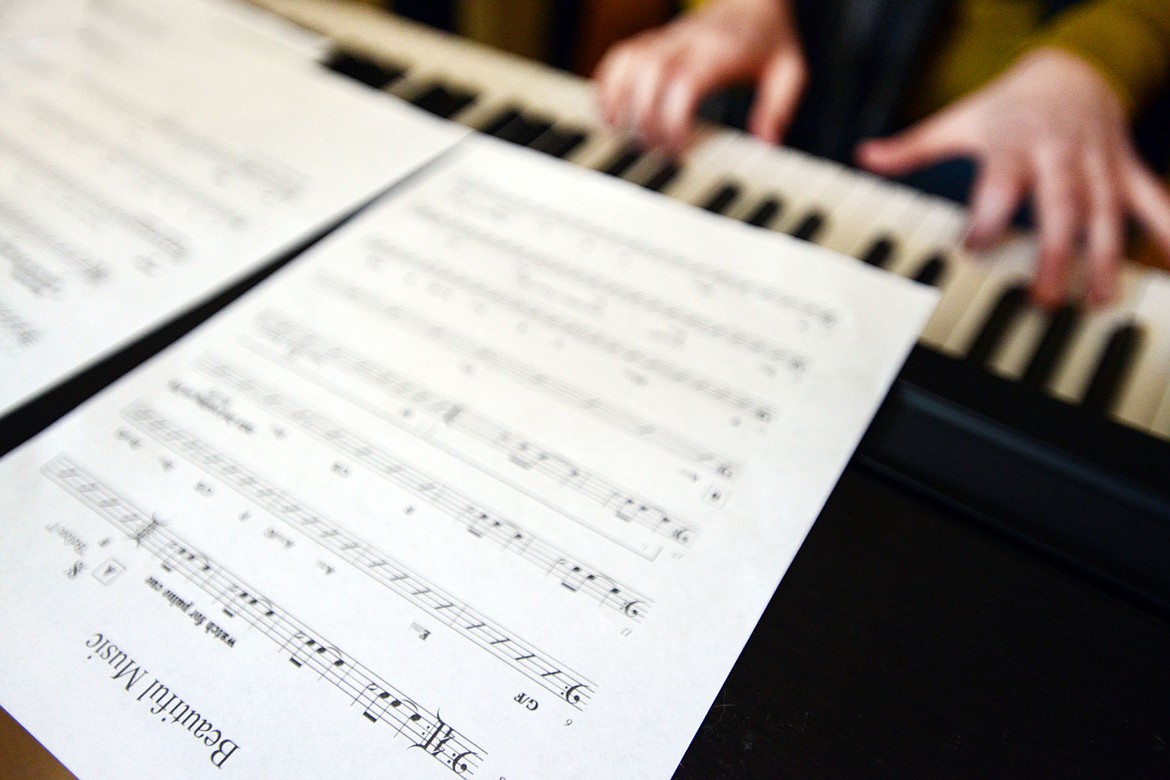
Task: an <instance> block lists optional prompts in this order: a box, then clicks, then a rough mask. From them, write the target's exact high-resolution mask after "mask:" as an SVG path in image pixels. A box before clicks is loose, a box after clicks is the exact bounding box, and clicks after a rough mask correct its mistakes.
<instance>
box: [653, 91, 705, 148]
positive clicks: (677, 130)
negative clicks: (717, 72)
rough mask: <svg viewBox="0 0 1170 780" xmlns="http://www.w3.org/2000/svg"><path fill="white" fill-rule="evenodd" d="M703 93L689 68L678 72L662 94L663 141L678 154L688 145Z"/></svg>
mask: <svg viewBox="0 0 1170 780" xmlns="http://www.w3.org/2000/svg"><path fill="white" fill-rule="evenodd" d="M702 99H703V94H702V92H701V91H700V89H699V86H698V81H697V80H696V79H695V77H694V76H693V75H692V73H691V72H690V71H689V70H687V71H684V72H676V73H675V74H674V77H673V78H672V79H671V80H670V83H669V84H668V85H667V86H666V89H665V90H664V91H663V95H662V107H661V111H662V143H663V145H664V146H665V147H666V148H667V149H669V150H670V151H672V152H675V153H676V154H677V153H679V152H681V151H682V150H683V147H684V146H686V142H687V138H688V137H689V136H690V133H691V127H692V125H693V124H694V117H695V112H696V111H697V110H698V107H699V101H700V100H702Z"/></svg>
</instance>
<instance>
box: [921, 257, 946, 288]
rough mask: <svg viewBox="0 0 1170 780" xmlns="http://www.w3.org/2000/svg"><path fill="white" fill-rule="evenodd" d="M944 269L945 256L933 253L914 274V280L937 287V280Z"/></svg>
mask: <svg viewBox="0 0 1170 780" xmlns="http://www.w3.org/2000/svg"><path fill="white" fill-rule="evenodd" d="M946 270H947V261H946V258H944V257H943V256H942V255H941V254H937V253H936V254H933V255H931V256H930V257H929V258H927V260H926V262H925V263H923V264H922V267H921V268H919V269H918V273H916V274H915V275H914V281H916V282H920V283H922V284H929V285H930V286H931V287H937V286H938V283H939V280H941V279H942V275H943V273H944V272H945V271H946Z"/></svg>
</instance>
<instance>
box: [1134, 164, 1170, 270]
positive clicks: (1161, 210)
mask: <svg viewBox="0 0 1170 780" xmlns="http://www.w3.org/2000/svg"><path fill="white" fill-rule="evenodd" d="M1122 170H1123V180H1124V184H1125V193H1126V198H1125V199H1126V203H1127V204H1128V206H1129V209H1130V211H1131V213H1132V214H1133V215H1134V216H1135V217H1137V220H1138V222H1140V223H1141V225H1142V227H1144V228H1145V229H1146V230H1147V231H1149V234H1150V237H1151V238H1152V239H1153V240H1154V242H1155V243H1156V244H1157V245H1158V246H1159V247H1160V248H1161V250H1162V254H1164V255H1170V193H1168V192H1167V191H1166V188H1165V185H1163V184H1162V183H1161V182H1159V181H1158V179H1157V178H1156V177H1155V176H1154V174H1153V173H1151V172H1150V169H1149V168H1147V167H1146V166H1145V165H1144V164H1143V163H1142V162H1141V160H1139V159H1138V158H1137V157H1136V155H1131V156H1130V157H1129V158H1128V159H1127V160H1126V162H1125V163H1123V166H1122Z"/></svg>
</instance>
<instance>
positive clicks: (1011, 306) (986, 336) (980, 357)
mask: <svg viewBox="0 0 1170 780" xmlns="http://www.w3.org/2000/svg"><path fill="white" fill-rule="evenodd" d="M1027 303H1028V291H1027V289H1025V288H1024V287H1021V286H1016V287H1012V288H1010V289H1008V290H1006V291H1005V292H1004V294H1003V295H1001V296H1000V297H999V300H998V301H996V302H995V307H994V308H993V309H992V310H991V313H990V314H988V315H987V319H985V320H984V321H983V326H982V327H981V328H980V329H979V335H977V336H976V337H975V342H974V343H973V344H972V345H971V349H970V350H968V352H967V360H970V361H971V362H973V363H977V364H980V365H982V364H985V363H987V361H988V360H990V359H991V356H992V355H993V354H994V353H995V350H996V347H998V346H999V343H1000V342H1001V341H1002V340H1003V337H1004V335H1005V334H1007V332H1008V330H1009V329H1011V326H1012V323H1013V322H1015V319H1016V316H1017V315H1019V313H1020V312H1021V311H1022V310H1023V308H1024V306H1025V305H1026V304H1027Z"/></svg>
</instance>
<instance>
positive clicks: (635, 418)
mask: <svg viewBox="0 0 1170 780" xmlns="http://www.w3.org/2000/svg"><path fill="white" fill-rule="evenodd" d="M316 281H317V283H318V284H319V285H320V288H321V289H323V290H325V291H327V292H330V293H332V294H333V295H336V296H339V297H340V298H342V299H344V300H345V301H347V302H349V303H352V304H357V305H359V306H361V307H362V308H364V309H366V310H367V311H369V312H371V313H374V314H376V315H378V316H379V317H381V318H383V319H385V320H388V321H390V322H392V323H394V325H396V326H398V327H401V328H404V329H406V330H409V331H411V332H414V333H416V334H418V335H420V336H422V337H423V338H426V339H429V340H430V341H431V342H432V343H435V344H441V345H442V346H444V347H446V348H448V349H450V350H452V351H455V352H458V353H460V354H463V355H465V356H467V357H470V358H472V359H473V360H476V361H478V362H479V363H481V364H483V365H486V366H490V367H491V368H492V369H493V370H494V371H497V372H499V373H501V374H503V375H505V376H508V377H510V378H512V379H514V380H516V381H519V382H522V383H524V384H525V385H526V386H528V387H529V388H530V389H532V390H534V391H536V392H539V393H541V394H542V395H545V396H547V397H549V398H552V399H554V400H556V401H558V402H560V403H563V404H565V405H566V406H568V407H570V408H572V409H575V410H577V411H579V412H583V413H585V414H588V415H590V416H592V417H595V418H596V419H598V420H600V421H602V422H604V423H605V424H606V425H609V426H611V427H613V428H616V429H617V430H620V431H622V432H623V433H626V434H628V435H630V436H633V437H634V438H636V439H638V440H640V441H644V442H646V443H647V444H650V445H652V446H654V447H656V448H657V449H659V450H662V451H663V452H667V453H670V454H671V455H675V456H677V457H680V458H682V459H684V460H686V461H687V462H688V463H690V464H693V465H696V466H698V467H700V468H702V469H704V470H705V471H710V472H713V473H715V474H717V475H719V476H721V477H723V478H724V479H728V480H731V479H734V478H735V476H736V475H737V474H738V473H739V472H740V466H741V464H740V463H739V462H738V461H736V460H734V459H733V458H731V457H729V456H727V455H723V454H720V453H719V452H717V451H716V450H714V449H713V448H711V447H705V446H703V445H701V444H699V443H696V442H693V441H691V440H690V439H688V438H687V437H685V436H683V435H682V434H679V433H676V432H674V431H672V430H669V429H667V428H665V427H663V426H662V425H659V424H657V423H654V422H651V421H650V420H647V419H645V418H643V417H641V416H639V415H637V414H635V413H633V412H631V411H629V410H627V409H624V408H622V407H620V406H618V405H616V404H614V403H611V402H609V401H606V400H605V399H603V398H599V397H598V396H597V395H596V394H594V393H590V392H588V391H586V390H583V389H582V388H580V387H578V386H577V385H574V384H571V383H569V382H566V381H563V380H560V379H557V378H555V377H552V376H549V375H548V374H547V373H546V372H544V371H542V370H540V369H539V368H536V367H534V366H532V365H529V364H528V363H525V362H524V361H522V360H518V359H516V358H513V357H510V356H508V355H505V354H504V353H502V352H500V351H499V350H497V349H494V348H492V347H489V346H487V345H486V344H482V343H480V342H477V341H475V340H474V339H471V338H468V337H466V336H464V335H463V334H461V333H458V332H457V331H455V330H453V329H452V328H450V327H449V326H447V325H444V324H442V323H441V322H438V321H434V320H430V319H427V318H426V317H423V316H422V315H419V314H416V313H414V312H412V311H409V310H408V309H406V308H404V307H402V306H400V305H398V304H395V303H392V302H391V301H388V300H386V299H384V298H382V297H380V296H378V295H375V294H374V293H371V292H369V291H368V290H367V289H365V288H364V287H362V286H359V285H356V284H353V283H351V282H347V281H346V280H344V279H342V278H340V277H337V276H334V275H332V274H327V273H322V274H318V275H317V277H316Z"/></svg>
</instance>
